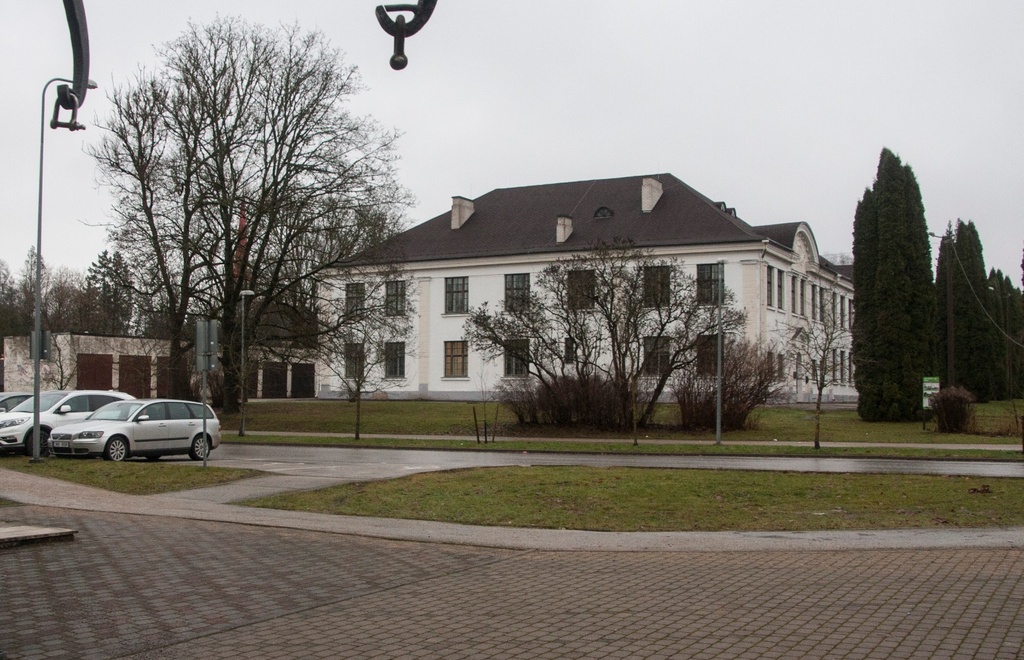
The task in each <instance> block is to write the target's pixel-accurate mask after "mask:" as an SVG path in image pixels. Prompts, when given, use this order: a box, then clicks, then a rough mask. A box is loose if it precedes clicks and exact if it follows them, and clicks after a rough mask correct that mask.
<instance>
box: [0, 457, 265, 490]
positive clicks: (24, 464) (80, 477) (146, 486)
mask: <svg viewBox="0 0 1024 660" xmlns="http://www.w3.org/2000/svg"><path fill="white" fill-rule="evenodd" d="M0 468H6V469H8V470H17V471H19V472H24V473H26V474H34V475H37V476H40V477H49V478H51V479H63V480H64V481H71V482H73V483H77V484H83V485H85V486H93V487H95V488H103V489H104V490H112V491H115V492H118V493H127V494H129V495H156V494H159V493H170V492H174V491H177V490H189V489H192V488H205V487H207V486H217V485H219V484H224V483H229V482H231V481H237V480H239V479H246V478H248V477H254V476H258V475H261V474H264V473H262V472H259V471H257V470H240V469H233V468H215V467H206V468H204V467H203V466H202V464H199V465H172V464H170V463H159V462H157V463H153V462H145V461H125V462H123V463H115V462H113V461H102V460H95V459H94V460H89V459H72V458H49V459H47V460H46V461H44V462H43V463H30V462H29V459H28V457H24V456H2V457H0Z"/></svg>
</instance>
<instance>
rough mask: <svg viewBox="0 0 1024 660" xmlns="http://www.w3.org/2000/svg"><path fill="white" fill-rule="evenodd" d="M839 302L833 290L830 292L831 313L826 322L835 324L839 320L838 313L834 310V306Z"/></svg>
mask: <svg viewBox="0 0 1024 660" xmlns="http://www.w3.org/2000/svg"><path fill="white" fill-rule="evenodd" d="M838 304H839V296H838V295H837V294H836V292H835V291H833V292H832V315H831V316H829V317H828V322H829V323H831V324H833V325H835V324H836V322H837V321H839V313H838V311H837V310H836V306H837V305H838Z"/></svg>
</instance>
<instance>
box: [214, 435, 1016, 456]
mask: <svg viewBox="0 0 1024 660" xmlns="http://www.w3.org/2000/svg"><path fill="white" fill-rule="evenodd" d="M222 442H225V443H246V444H268V445H307V446H318V447H365V448H374V447H377V448H386V449H450V450H462V451H476V450H479V451H526V452H573V453H600V454H627V455H628V454H637V455H650V454H674V455H684V456H814V457H819V458H820V457H838V458H856V457H861V458H923V459H949V460H989V461H1020V460H1022V456H1021V453H1020V450H1019V449H1017V447H1016V446H1010V445H1008V446H1007V450H1006V451H993V450H990V449H959V448H956V449H949V448H938V447H935V448H931V447H928V448H921V447H897V446H892V447H844V446H843V445H842V444H832V445H824V446H823V447H822V448H821V449H815V448H814V446H813V445H812V444H810V443H807V444H804V445H797V446H793V445H786V444H768V445H749V444H748V445H745V444H736V443H735V442H726V443H725V444H723V445H721V446H718V445H715V444H714V441H713V440H708V441H705V442H704V443H703V444H699V443H697V442H677V443H671V444H666V443H657V444H656V443H652V442H650V441H649V440H648V441H645V440H641V441H640V445H639V446H636V447H634V446H633V443H632V441H631V440H628V441H627V440H622V441H619V442H581V441H565V440H543V439H531V440H521V439H515V438H502V439H499V440H498V441H496V442H488V443H486V444H483V443H477V442H475V441H473V440H469V441H467V440H450V439H445V438H412V439H410V438H367V437H362V438H360V439H359V440H355V439H353V438H344V437H337V436H333V437H332V436H316V435H300V436H296V435H253V434H252V433H249V434H247V435H246V436H245V437H244V438H239V437H237V436H234V435H230V434H229V435H225V436H224V437H223V440H222Z"/></svg>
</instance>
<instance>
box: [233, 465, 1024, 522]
mask: <svg viewBox="0 0 1024 660" xmlns="http://www.w3.org/2000/svg"><path fill="white" fill-rule="evenodd" d="M247 504H249V505H251V506H261V507H268V508H276V509H288V510H295V511H315V512H321V513H331V514H346V515H358V516H378V517H385V518H411V519H417V520H436V521H443V522H453V523H463V524H470V525H498V526H509V527H537V528H554V529H562V528H564V529H585V530H603V531H723V530H735V531H770V530H780V531H781V530H840V529H897V528H911V527H913V528H921V527H994V526H1017V525H1024V480H1016V479H979V478H972V477H933V476H909V475H834V474H797V473H763V472H738V471H724V470H661V469H635V468H580V467H528V468H480V469H470V470H457V471H452V472H442V473H427V474H418V475H413V476H410V477H406V478H403V479H396V480H392V481H383V482H371V483H360V484H345V485H341V486H335V487H333V488H328V489H325V490H320V491H315V492H306V493H293V494H288V495H278V496H273V497H267V498H261V499H258V500H252V501H250V502H247Z"/></svg>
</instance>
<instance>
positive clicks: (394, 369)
mask: <svg viewBox="0 0 1024 660" xmlns="http://www.w3.org/2000/svg"><path fill="white" fill-rule="evenodd" d="M384 377H385V378H405V342H404V341H389V342H386V343H385V344H384Z"/></svg>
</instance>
